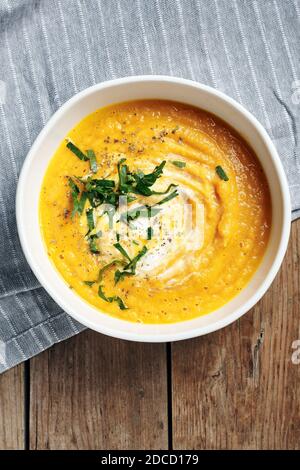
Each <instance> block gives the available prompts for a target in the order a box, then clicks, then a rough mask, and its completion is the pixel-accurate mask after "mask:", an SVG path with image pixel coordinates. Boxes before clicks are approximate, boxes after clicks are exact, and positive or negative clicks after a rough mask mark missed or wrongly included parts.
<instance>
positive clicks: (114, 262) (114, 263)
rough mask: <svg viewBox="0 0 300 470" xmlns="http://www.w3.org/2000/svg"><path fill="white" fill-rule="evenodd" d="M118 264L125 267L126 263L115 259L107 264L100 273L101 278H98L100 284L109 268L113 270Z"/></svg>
mask: <svg viewBox="0 0 300 470" xmlns="http://www.w3.org/2000/svg"><path fill="white" fill-rule="evenodd" d="M116 264H119V265H124V263H123V262H122V261H121V260H119V259H114V260H113V261H111V262H110V263H108V264H106V265H105V266H103V267H102V268H101V269H100V271H99V276H98V282H101V281H102V278H103V274H104V273H105V271H107V270H108V269H109V268H111V267H112V266H115V265H116Z"/></svg>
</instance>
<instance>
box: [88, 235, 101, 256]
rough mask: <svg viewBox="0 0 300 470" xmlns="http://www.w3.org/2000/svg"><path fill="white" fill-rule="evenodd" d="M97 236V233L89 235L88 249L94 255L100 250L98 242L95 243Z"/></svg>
mask: <svg viewBox="0 0 300 470" xmlns="http://www.w3.org/2000/svg"><path fill="white" fill-rule="evenodd" d="M98 238H99V237H98V236H97V235H92V236H91V237H89V246H90V250H91V252H92V253H94V254H95V255H98V254H99V253H100V250H99V248H98V244H97V239H98Z"/></svg>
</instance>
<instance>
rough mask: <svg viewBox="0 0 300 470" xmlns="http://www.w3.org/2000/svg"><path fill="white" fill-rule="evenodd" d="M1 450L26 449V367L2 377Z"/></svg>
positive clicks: (20, 366)
mask: <svg viewBox="0 0 300 470" xmlns="http://www.w3.org/2000/svg"><path fill="white" fill-rule="evenodd" d="M0 449H1V450H18V449H24V365H22V364H21V365H19V366H17V367H14V368H13V369H11V370H9V371H8V372H5V373H3V374H1V375H0Z"/></svg>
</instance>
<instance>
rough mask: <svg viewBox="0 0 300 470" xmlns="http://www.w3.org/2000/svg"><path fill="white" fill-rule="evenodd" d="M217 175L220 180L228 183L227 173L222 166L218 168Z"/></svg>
mask: <svg viewBox="0 0 300 470" xmlns="http://www.w3.org/2000/svg"><path fill="white" fill-rule="evenodd" d="M216 173H217V175H218V176H219V178H221V180H223V181H228V180H229V178H228V176H227V174H226V172H225V171H224V170H223V168H222V167H221V165H218V166H216Z"/></svg>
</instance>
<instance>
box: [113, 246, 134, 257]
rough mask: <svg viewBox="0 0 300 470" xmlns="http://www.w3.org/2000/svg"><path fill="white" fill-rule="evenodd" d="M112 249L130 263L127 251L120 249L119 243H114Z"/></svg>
mask: <svg viewBox="0 0 300 470" xmlns="http://www.w3.org/2000/svg"><path fill="white" fill-rule="evenodd" d="M114 247H115V248H116V249H117V250H118V251H119V252H120V253H121V254H122V255H123V256H124V257H125V258H127V259H128V261H131V258H130V256H129V254H128V253H127V251H126V250H125V249H124V248H123V247H122V245H121V244H120V243H115V244H114Z"/></svg>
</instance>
